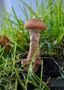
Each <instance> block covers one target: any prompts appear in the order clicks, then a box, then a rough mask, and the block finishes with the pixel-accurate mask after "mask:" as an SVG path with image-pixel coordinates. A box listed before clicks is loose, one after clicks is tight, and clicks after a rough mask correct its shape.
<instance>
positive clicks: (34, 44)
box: [21, 18, 47, 72]
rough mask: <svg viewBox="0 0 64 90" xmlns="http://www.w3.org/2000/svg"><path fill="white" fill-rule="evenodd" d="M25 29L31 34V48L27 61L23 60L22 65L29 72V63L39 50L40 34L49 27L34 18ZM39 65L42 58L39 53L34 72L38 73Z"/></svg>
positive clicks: (36, 56) (36, 57)
mask: <svg viewBox="0 0 64 90" xmlns="http://www.w3.org/2000/svg"><path fill="white" fill-rule="evenodd" d="M25 28H26V29H27V30H29V33H30V48H29V53H28V56H27V59H24V60H22V61H21V64H23V65H25V66H26V67H25V69H26V70H28V67H29V63H30V62H31V60H32V57H33V56H34V54H35V53H36V52H37V49H38V48H39V39H40V32H41V31H44V30H45V29H46V28H47V26H46V25H45V24H44V23H43V22H42V20H39V19H37V18H32V19H31V20H29V21H27V23H26V24H25ZM39 65H41V58H40V56H39V53H36V55H35V62H34V64H33V70H34V71H35V72H36V71H37V69H38V67H39Z"/></svg>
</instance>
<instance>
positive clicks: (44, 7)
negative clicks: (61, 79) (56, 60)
mask: <svg viewBox="0 0 64 90" xmlns="http://www.w3.org/2000/svg"><path fill="white" fill-rule="evenodd" d="M30 1H32V0H30ZM45 1H46V3H45V2H44V3H41V2H40V1H39V0H36V11H34V10H33V9H32V6H30V5H27V4H26V3H25V2H24V0H19V5H18V7H19V9H20V11H22V13H23V14H24V17H25V19H26V21H27V20H29V19H31V18H32V17H33V16H35V17H36V18H39V19H41V20H44V21H45V23H46V24H47V26H48V29H47V30H45V31H44V32H42V33H41V38H40V51H41V52H43V53H46V54H50V55H53V54H55V55H61V54H62V53H63V55H64V48H63V49H62V48H61V44H62V39H63V38H64V9H63V5H62V0H56V1H55V3H54V2H53V0H45ZM21 4H23V8H22V6H21ZM12 11H13V16H12V15H11V14H8V13H7V15H6V18H4V25H3V27H2V33H1V35H6V36H7V37H8V38H9V39H10V40H11V42H12V53H9V54H6V53H5V52H4V48H2V47H0V90H3V89H4V90H17V85H18V82H20V85H21V86H22V87H23V90H27V86H28V82H30V83H31V84H33V85H34V86H35V87H36V90H50V89H49V87H48V86H47V83H48V81H49V80H48V81H47V82H46V83H44V82H43V81H42V77H43V65H42V66H41V76H40V78H39V77H38V76H37V75H35V74H34V73H32V72H31V70H30V68H31V65H30V68H29V71H28V73H27V74H26V73H24V71H23V69H22V66H21V65H20V64H19V62H20V61H21V60H22V59H23V57H24V56H25V55H26V54H28V49H29V33H28V31H27V30H25V28H24V21H22V19H19V18H18V17H17V14H16V12H15V10H14V8H12ZM27 12H28V13H27ZM11 16H12V17H13V20H11V19H10V17H11ZM59 50H60V53H59ZM63 72H64V71H63ZM62 75H63V74H62ZM21 78H22V79H21Z"/></svg>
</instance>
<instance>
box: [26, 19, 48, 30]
mask: <svg viewBox="0 0 64 90" xmlns="http://www.w3.org/2000/svg"><path fill="white" fill-rule="evenodd" d="M25 28H26V29H29V30H40V31H43V30H45V29H46V28H47V26H46V25H45V24H44V23H43V22H42V20H39V19H36V18H33V19H31V20H29V21H28V22H27V23H26V24H25Z"/></svg>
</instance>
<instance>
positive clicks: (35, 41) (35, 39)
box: [27, 30, 40, 61]
mask: <svg viewBox="0 0 64 90" xmlns="http://www.w3.org/2000/svg"><path fill="white" fill-rule="evenodd" d="M39 39H40V32H39V31H34V30H31V31H30V48H29V53H28V56H27V60H28V61H31V59H32V57H33V56H34V54H35V53H36V55H35V57H36V58H37V57H38V56H39V55H38V52H37V49H38V48H39Z"/></svg>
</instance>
